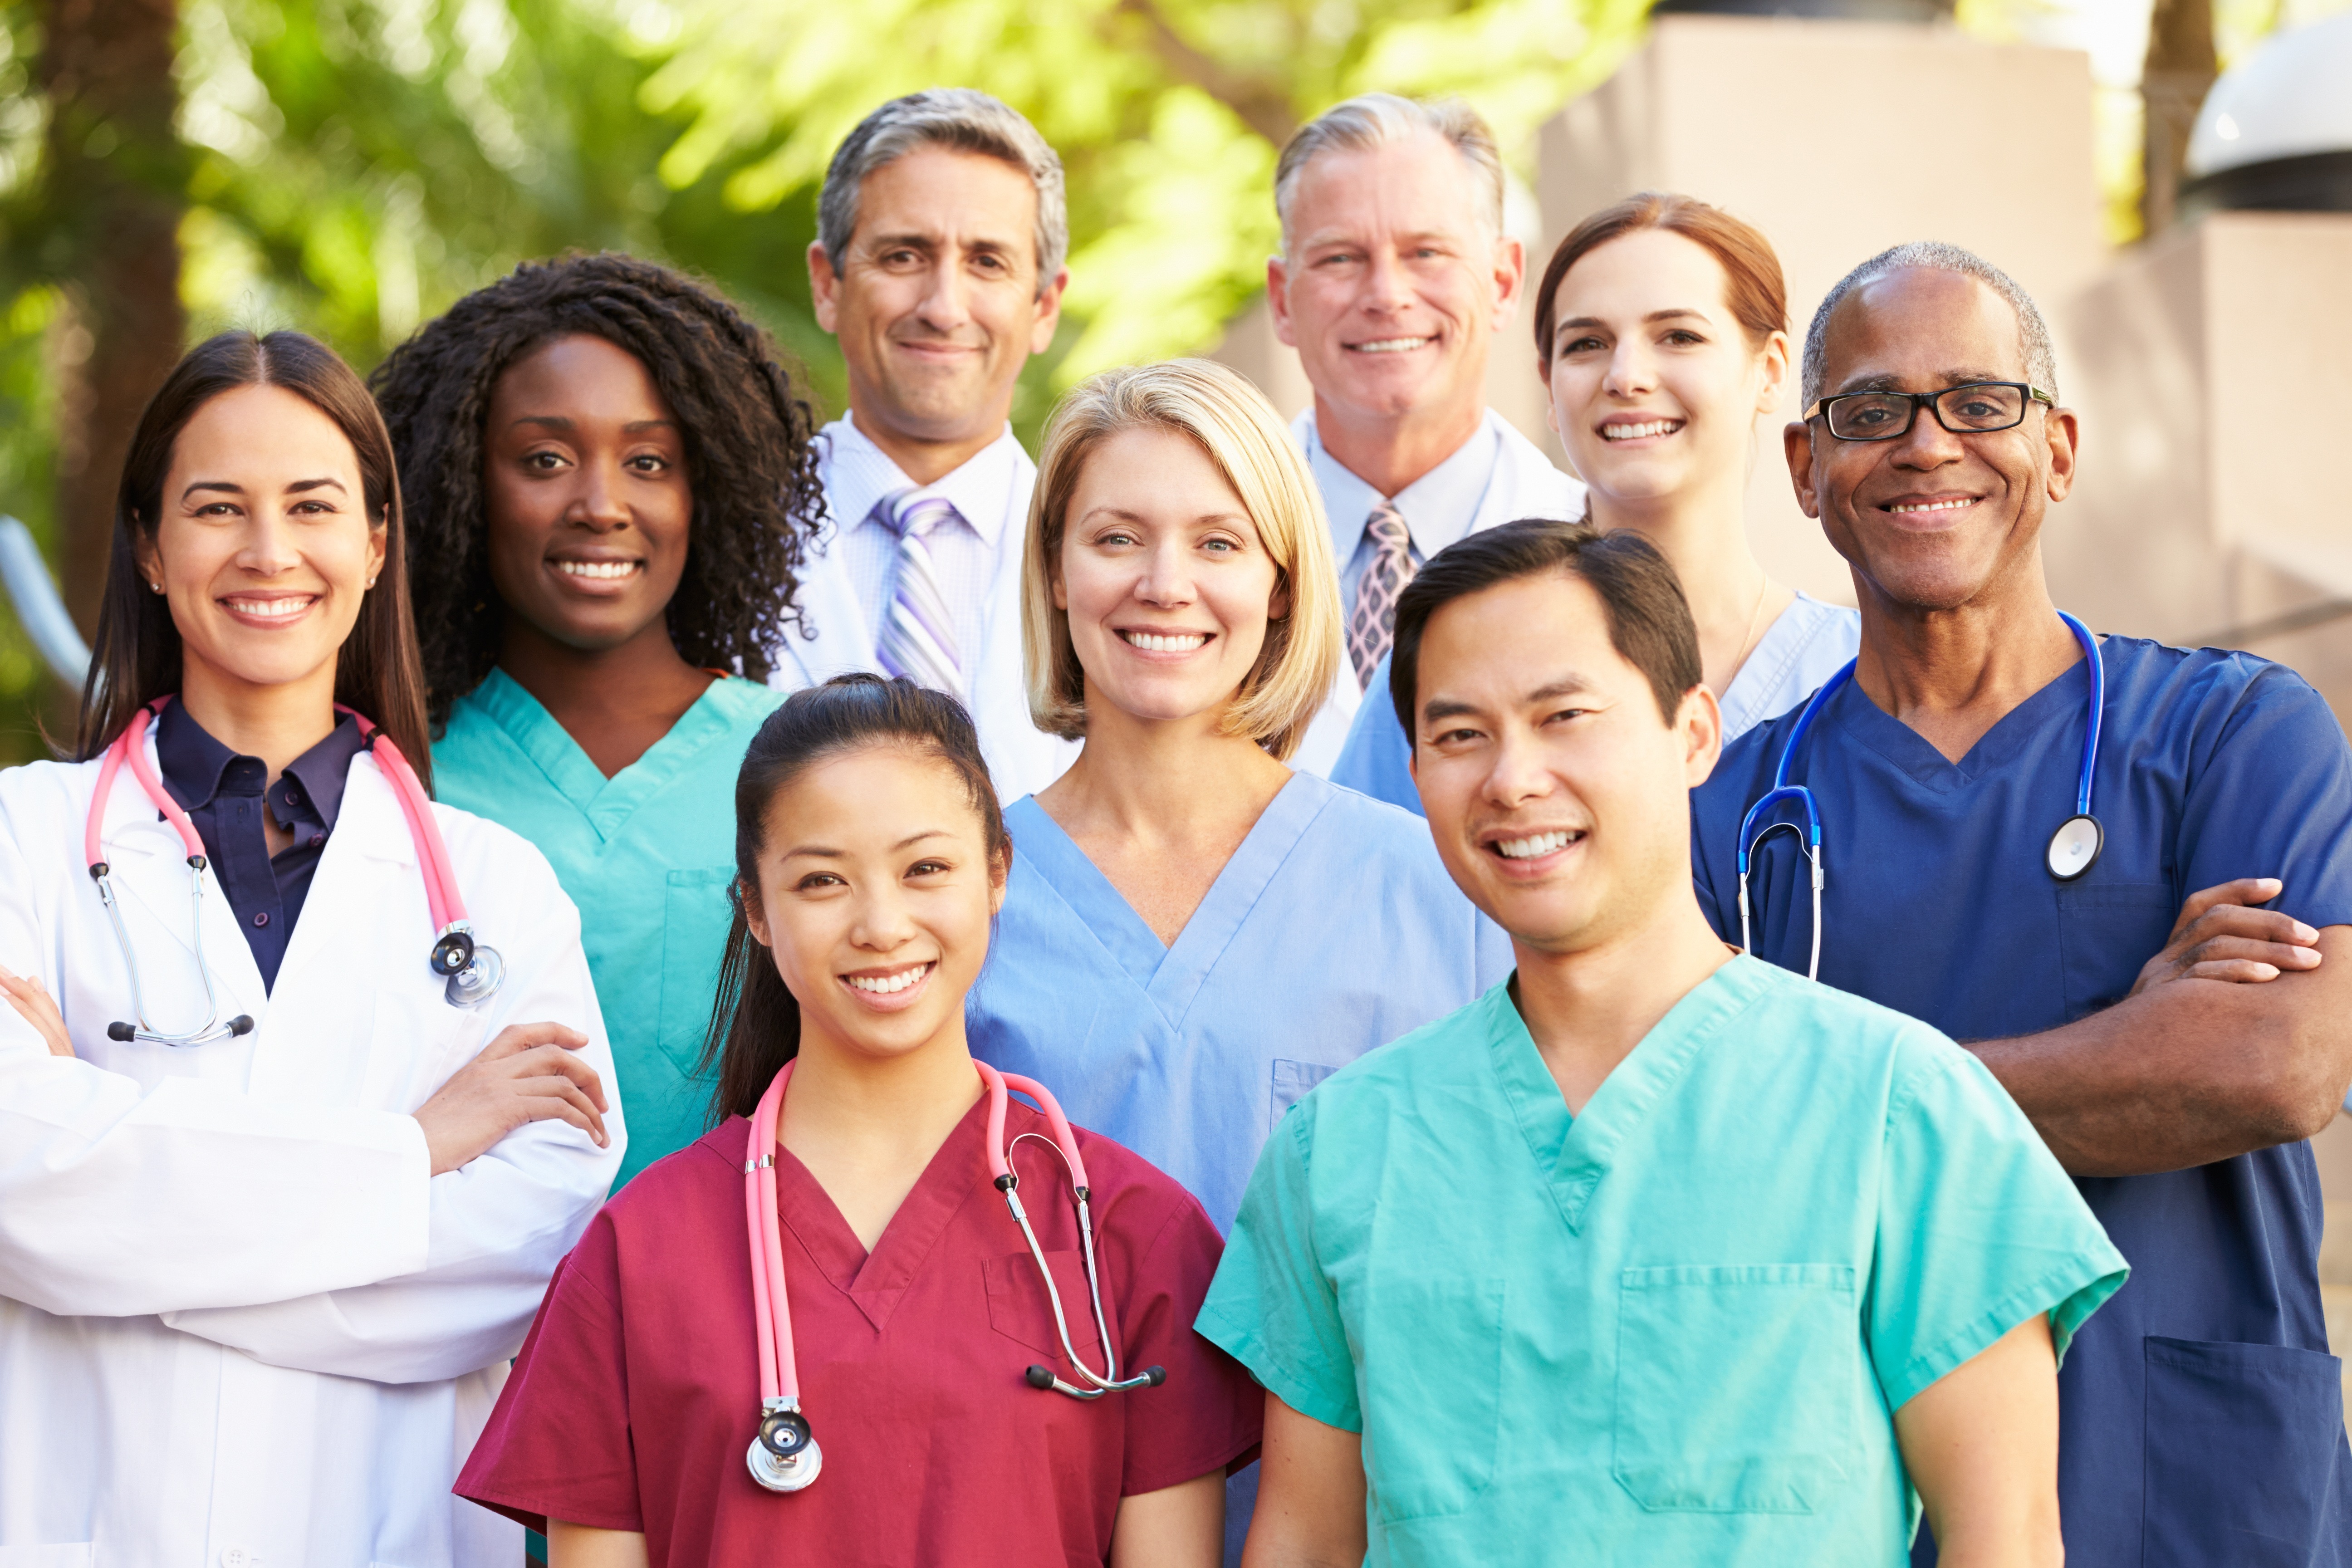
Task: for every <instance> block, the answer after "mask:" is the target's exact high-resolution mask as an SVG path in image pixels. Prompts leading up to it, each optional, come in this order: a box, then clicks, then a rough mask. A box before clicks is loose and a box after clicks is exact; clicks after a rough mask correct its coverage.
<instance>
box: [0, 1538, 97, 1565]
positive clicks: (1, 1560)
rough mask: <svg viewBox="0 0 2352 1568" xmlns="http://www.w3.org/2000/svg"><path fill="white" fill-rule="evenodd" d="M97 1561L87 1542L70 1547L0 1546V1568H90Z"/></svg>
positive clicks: (76, 1543)
mask: <svg viewBox="0 0 2352 1568" xmlns="http://www.w3.org/2000/svg"><path fill="white" fill-rule="evenodd" d="M97 1561H98V1559H97V1558H96V1557H94V1556H92V1555H91V1553H90V1543H89V1542H87V1541H83V1542H75V1543H74V1544H73V1545H70V1546H67V1545H56V1546H0V1568H91V1565H92V1564H93V1563H96V1562H97Z"/></svg>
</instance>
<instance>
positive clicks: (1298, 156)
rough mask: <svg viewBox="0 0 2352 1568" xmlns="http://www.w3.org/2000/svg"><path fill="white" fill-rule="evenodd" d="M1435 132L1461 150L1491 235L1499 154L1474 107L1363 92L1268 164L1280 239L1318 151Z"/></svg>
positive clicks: (1311, 125)
mask: <svg viewBox="0 0 2352 1568" xmlns="http://www.w3.org/2000/svg"><path fill="white" fill-rule="evenodd" d="M1423 135H1437V136H1442V137H1444V139H1445V141H1446V142H1447V143H1448V144H1449V145H1450V146H1452V147H1453V149H1454V151H1455V152H1456V153H1461V154H1462V161H1463V162H1464V163H1467V164H1469V165H1470V169H1471V173H1472V174H1473V175H1474V176H1475V178H1476V179H1477V182H1478V198H1479V200H1478V205H1479V209H1480V211H1479V216H1482V217H1484V218H1485V219H1486V224H1487V226H1488V227H1489V228H1490V229H1492V230H1493V231H1494V232H1495V233H1496V234H1497V235H1499V234H1501V233H1502V232H1503V157H1502V154H1501V153H1497V152H1496V150H1495V133H1494V132H1492V131H1489V130H1488V129H1486V121H1483V120H1481V119H1479V118H1478V111H1477V110H1475V109H1473V108H1471V107H1470V106H1469V105H1468V104H1466V103H1465V102H1463V101H1462V100H1460V99H1458V98H1440V99H1433V100H1428V101H1425V102H1424V101H1423V100H1419V99H1412V98H1400V97H1398V96H1397V95H1396V94H1395V93H1392V92H1367V93H1364V94H1362V95H1360V96H1359V97H1356V98H1351V99H1349V100H1347V101H1346V102H1345V103H1335V104H1333V105H1332V106H1331V107H1330V108H1328V109H1327V110H1324V111H1323V112H1322V113H1320V114H1318V115H1317V116H1316V117H1315V118H1314V119H1312V120H1310V121H1307V123H1306V124H1304V125H1302V126H1300V127H1299V128H1298V129H1297V132H1294V133H1293V134H1292V136H1291V138H1290V140H1289V142H1286V143H1285V144H1284V146H1283V149H1282V159H1281V161H1280V162H1279V163H1276V165H1275V166H1274V211H1275V215H1276V216H1277V217H1278V218H1280V219H1281V220H1282V243H1283V247H1284V248H1285V249H1287V248H1289V246H1290V207H1291V204H1292V203H1293V202H1294V201H1296V200H1297V196H1298V183H1299V181H1300V180H1302V179H1304V178H1305V177H1306V174H1307V164H1308V163H1310V162H1311V161H1313V159H1314V158H1315V156H1316V154H1317V153H1339V152H1346V153H1369V152H1370V151H1372V150H1373V149H1374V148H1377V147H1393V146H1395V145H1396V144H1397V143H1398V142H1410V141H1412V139H1413V138H1414V137H1416V136H1423Z"/></svg>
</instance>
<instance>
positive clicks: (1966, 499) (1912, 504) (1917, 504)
mask: <svg viewBox="0 0 2352 1568" xmlns="http://www.w3.org/2000/svg"><path fill="white" fill-rule="evenodd" d="M1975 504H1976V500H1975V498H1974V497H1972V496H1955V497H1953V498H1952V499H1951V500H1929V501H1906V502H1903V503H1901V504H1899V505H1895V506H1890V507H1888V508H1887V509H1886V510H1889V511H1901V512H1920V511H1958V510H1960V509H1961V508H1962V507H1966V506H1973V505H1975Z"/></svg>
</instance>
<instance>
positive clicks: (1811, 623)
mask: <svg viewBox="0 0 2352 1568" xmlns="http://www.w3.org/2000/svg"><path fill="white" fill-rule="evenodd" d="M1860 647H1862V616H1860V615H1859V614H1858V613H1856V612H1855V611H1853V610H1849V609H1847V608H1846V607H1845V606H1844V605H1825V604H1823V603H1822V601H1821V600H1819V599H1816V598H1814V597H1812V596H1811V595H1807V594H1800V595H1797V597H1796V599H1795V600H1794V602H1792V603H1791V604H1790V605H1789V607H1788V608H1787V609H1785V610H1783V611H1781V612H1780V614H1779V615H1777V616H1773V617H1772V624H1771V625H1770V626H1767V627H1765V628H1764V636H1763V637H1762V638H1761V639H1759V641H1758V643H1757V644H1756V647H1754V648H1753V649H1751V650H1750V651H1749V653H1748V658H1747V661H1746V662H1745V663H1743V664H1741V665H1740V667H1739V673H1738V675H1735V676H1733V677H1732V678H1731V686H1730V689H1728V690H1726V691H1722V692H1719V693H1717V696H1718V697H1719V698H1720V699H1721V700H1722V703H1723V743H1724V744H1725V745H1729V744H1731V742H1734V741H1736V740H1738V738H1739V737H1740V736H1741V735H1744V734H1746V733H1747V732H1748V731H1749V730H1752V729H1754V728H1755V727H1756V726H1757V725H1759V724H1761V723H1762V722H1764V721H1766V720H1767V719H1777V718H1779V717H1780V715H1781V714H1783V713H1786V712H1787V711H1788V710H1790V709H1791V708H1794V707H1795V706H1797V704H1799V703H1800V702H1802V701H1803V700H1805V699H1806V698H1808V697H1811V695H1812V694H1813V693H1814V692H1816V691H1818V690H1820V689H1821V688H1822V685H1823V684H1825V683H1826V682H1827V681H1828V680H1829V678H1830V677H1831V676H1832V675H1835V674H1836V673H1837V672H1838V671H1839V670H1840V669H1842V668H1844V666H1845V662H1846V661H1847V660H1848V659H1850V658H1853V656H1854V652H1855V650H1856V649H1858V648H1860ZM1390 662H1391V660H1390V656H1389V655H1387V654H1382V655H1381V662H1380V665H1379V668H1375V669H1374V670H1373V671H1372V679H1371V684H1370V685H1369V686H1367V687H1365V688H1364V705H1363V706H1362V707H1360V708H1359V709H1357V710H1356V719H1355V722H1354V723H1352V724H1350V725H1349V727H1348V739H1347V742H1346V743H1345V744H1344V745H1342V746H1341V747H1340V748H1339V761H1338V762H1336V763H1332V764H1331V782H1332V783H1333V784H1346V785H1347V786H1348V787H1349V789H1352V790H1361V791H1362V792H1363V793H1364V794H1366V795H1370V796H1371V797H1372V798H1373V799H1374V800H1384V801H1387V802H1388V803H1389V804H1390V805H1401V806H1402V807H1404V808H1405V810H1407V811H1410V812H1412V814H1413V815H1414V816H1420V815H1421V792H1420V791H1419V790H1418V789H1415V788H1414V787H1413V783H1412V773H1411V772H1410V771H1409V770H1408V769H1407V766H1406V764H1407V763H1408V762H1409V761H1410V760H1411V757H1412V742H1410V741H1408V740H1407V739H1406V738H1405V732H1404V727H1403V726H1402V725H1401V724H1399V723H1398V722H1397V716H1396V700H1395V699H1394V698H1393V697H1391V695H1390V692H1389V665H1390Z"/></svg>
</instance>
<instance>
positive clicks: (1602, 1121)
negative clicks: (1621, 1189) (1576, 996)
mask: <svg viewBox="0 0 2352 1568" xmlns="http://www.w3.org/2000/svg"><path fill="white" fill-rule="evenodd" d="M1769 984H1772V977H1771V974H1770V973H1769V970H1768V969H1767V968H1766V966H1765V965H1764V964H1763V963H1760V962H1759V961H1758V960H1756V959H1753V958H1748V957H1738V958H1734V959H1732V960H1731V962H1730V963H1726V964H1725V965H1724V966H1723V967H1722V968H1720V969H1718V970H1717V971H1716V972H1715V973H1713V974H1710V975H1708V976H1707V977H1706V979H1705V980H1702V981H1700V982H1699V983H1698V984H1696V985H1695V986H1693V987H1691V989H1690V991H1689V992H1688V993H1687V994H1685V995H1684V997H1683V999H1682V1000H1681V1001H1679V1002H1677V1003H1675V1005H1673V1006H1672V1007H1670V1008H1668V1009H1667V1011H1666V1016H1664V1017H1663V1018H1661V1019H1659V1020H1658V1021H1657V1023H1656V1024H1655V1025H1654V1026H1652V1028H1651V1030H1650V1032H1649V1033H1648V1034H1646V1035H1644V1036H1643V1037H1642V1040H1641V1043H1640V1044H1639V1045H1637V1046H1635V1047H1633V1050H1632V1052H1631V1053H1629V1054H1628V1055H1627V1056H1626V1058H1625V1059H1624V1060H1623V1061H1622V1062H1619V1063H1618V1064H1617V1066H1616V1067H1615V1068H1613V1069H1612V1070H1611V1072H1610V1074H1609V1076H1608V1077H1607V1078H1605V1079H1601V1087H1600V1088H1599V1089H1596V1090H1594V1091H1593V1095H1592V1098H1591V1100H1586V1101H1585V1102H1584V1110H1583V1112H1582V1113H1581V1114H1580V1115H1570V1112H1569V1109H1568V1101H1567V1100H1563V1099H1561V1098H1560V1092H1559V1084H1558V1083H1557V1082H1556V1081H1554V1079H1552V1076H1551V1072H1550V1069H1549V1068H1546V1067H1545V1066H1544V1062H1543V1056H1542V1053H1541V1052H1539V1051H1538V1050H1537V1049H1536V1042H1535V1037H1533V1036H1531V1035H1529V1034H1528V1026H1527V1023H1526V1020H1524V1019H1522V1018H1521V1017H1520V1016H1519V1009H1518V1005H1517V1003H1515V1002H1513V1001H1512V1000H1511V988H1510V985H1509V984H1508V983H1507V982H1506V983H1504V984H1497V985H1496V986H1495V987H1494V988H1493V989H1492V990H1490V991H1488V992H1487V993H1486V995H1485V997H1483V998H1482V999H1481V1000H1480V1001H1479V1002H1478V1003H1477V1004H1476V1005H1477V1006H1478V1007H1479V1009H1480V1010H1481V1011H1482V1013H1483V1015H1484V1016H1483V1018H1482V1019H1481V1022H1482V1023H1483V1024H1484V1026H1485V1029H1486V1049H1487V1057H1488V1059H1489V1060H1490V1061H1491V1062H1492V1063H1493V1066H1494V1072H1495V1079H1496V1082H1497V1083H1498V1084H1499V1085H1500V1086H1501V1088H1502V1090H1503V1098H1504V1099H1505V1100H1507V1102H1508V1103H1509V1105H1510V1107H1511V1113H1512V1115H1513V1116H1514V1117H1515V1118H1516V1119H1517V1121H1518V1124H1519V1132H1520V1135H1521V1136H1523V1137H1524V1138H1525V1139H1526V1140H1527V1143H1528V1153H1529V1154H1531V1155H1533V1156H1534V1157H1535V1163H1536V1167H1537V1169H1538V1170H1540V1171H1541V1172H1543V1173H1544V1179H1545V1182H1546V1184H1548V1185H1549V1187H1550V1189H1551V1195H1552V1202H1553V1203H1554V1204H1555V1205H1558V1206H1559V1217H1560V1219H1561V1220H1562V1221H1563V1222H1564V1223H1566V1225H1567V1226H1568V1228H1569V1231H1570V1234H1577V1233H1580V1232H1581V1231H1582V1229H1583V1226H1584V1213H1585V1210H1586V1208H1587V1207H1588V1206H1589V1205H1591V1202H1592V1194H1593V1191H1594V1189H1596V1188H1598V1187H1599V1186H1600V1185H1601V1179H1602V1178H1603V1177H1605V1176H1606V1175H1608V1173H1609V1172H1610V1169H1611V1167H1612V1166H1613V1165H1614V1164H1615V1163H1616V1161H1617V1154H1618V1151H1619V1150H1620V1149H1621V1148H1622V1147H1623V1145H1624V1142H1625V1140H1626V1139H1627V1138H1628V1137H1630V1136H1632V1135H1633V1132H1634V1131H1635V1130H1636V1129H1638V1128H1639V1127H1641V1125H1642V1124H1643V1122H1644V1121H1647V1120H1648V1119H1649V1117H1650V1114H1651V1113H1652V1112H1653V1111H1654V1110H1656V1109H1657V1106H1658V1103H1659V1101H1661V1100H1664V1099H1665V1097H1666V1096H1667V1095H1668V1094H1669V1093H1671V1092H1673V1090H1674V1089H1675V1086H1676V1085H1677V1084H1679V1083H1680V1082H1681V1081H1682V1079H1683V1078H1684V1076H1685V1074H1686V1073H1688V1072H1689V1070H1690V1067H1691V1064H1692V1062H1693V1061H1695V1060H1696V1059H1697V1057H1698V1054H1699V1052H1700V1050H1701V1049H1702V1048H1704V1047H1706V1044H1707V1042H1708V1041H1710V1040H1712V1039H1713V1038H1714V1037H1716V1036H1717V1034H1718V1033H1719V1032H1720V1031H1721V1030H1722V1028H1723V1027H1724V1026H1725V1025H1726V1024H1727V1023H1729V1022H1730V1021H1731V1020H1732V1019H1733V1018H1736V1017H1738V1016H1739V1015H1740V1014H1741V1013H1743V1012H1745V1011H1747V1009H1748V1005H1749V1004H1751V1003H1753V1002H1754V1001H1755V1000H1756V999H1757V998H1758V997H1759V996H1761V995H1762V994H1764V991H1765V989H1766V987H1767V986H1769Z"/></svg>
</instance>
